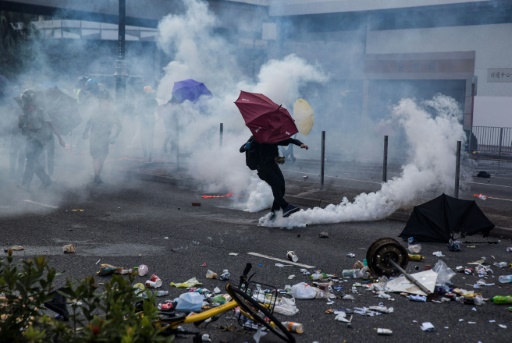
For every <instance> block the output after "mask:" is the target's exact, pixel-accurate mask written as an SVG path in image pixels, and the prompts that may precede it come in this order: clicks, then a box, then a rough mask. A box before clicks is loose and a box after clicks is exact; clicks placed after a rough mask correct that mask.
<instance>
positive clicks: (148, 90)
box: [144, 85, 155, 94]
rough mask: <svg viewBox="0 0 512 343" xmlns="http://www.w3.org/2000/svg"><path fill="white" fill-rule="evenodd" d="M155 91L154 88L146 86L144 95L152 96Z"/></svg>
mask: <svg viewBox="0 0 512 343" xmlns="http://www.w3.org/2000/svg"><path fill="white" fill-rule="evenodd" d="M154 92H155V91H154V90H153V87H151V86H149V85H148V86H144V93H146V94H150V93H154Z"/></svg>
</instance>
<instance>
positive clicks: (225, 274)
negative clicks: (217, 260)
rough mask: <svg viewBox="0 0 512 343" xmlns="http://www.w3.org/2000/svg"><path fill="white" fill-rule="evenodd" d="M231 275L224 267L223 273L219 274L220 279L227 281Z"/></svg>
mask: <svg viewBox="0 0 512 343" xmlns="http://www.w3.org/2000/svg"><path fill="white" fill-rule="evenodd" d="M230 277H231V274H230V273H229V271H228V270H227V269H224V270H223V271H222V274H220V276H219V280H221V281H227V280H229V278H230Z"/></svg>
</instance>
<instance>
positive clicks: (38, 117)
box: [18, 89, 65, 190]
mask: <svg viewBox="0 0 512 343" xmlns="http://www.w3.org/2000/svg"><path fill="white" fill-rule="evenodd" d="M20 104H21V108H22V111H23V113H22V114H21V115H20V116H19V120H18V127H19V128H20V129H21V132H22V134H23V135H24V136H25V137H26V145H25V149H26V152H25V154H26V164H25V172H24V173H23V180H22V182H21V187H22V188H23V189H26V190H28V189H29V188H30V183H31V181H32V178H33V176H34V173H35V174H36V175H37V177H38V178H39V179H40V180H41V182H42V183H43V187H45V188H46V187H48V186H50V185H51V184H52V181H51V179H50V177H49V176H48V174H46V172H45V170H44V166H43V165H42V164H41V154H42V152H43V150H44V148H45V146H46V145H47V144H48V142H50V141H51V138H52V135H54V134H55V135H56V136H57V138H58V139H59V143H60V145H61V146H62V147H64V146H65V144H64V140H63V139H62V137H61V136H60V135H59V133H58V132H57V131H56V130H55V128H54V126H53V125H52V122H51V120H50V117H49V116H48V114H47V113H46V111H44V109H43V108H41V107H40V106H38V102H37V95H36V93H35V92H34V91H33V90H31V89H27V90H24V91H23V93H21V96H20Z"/></svg>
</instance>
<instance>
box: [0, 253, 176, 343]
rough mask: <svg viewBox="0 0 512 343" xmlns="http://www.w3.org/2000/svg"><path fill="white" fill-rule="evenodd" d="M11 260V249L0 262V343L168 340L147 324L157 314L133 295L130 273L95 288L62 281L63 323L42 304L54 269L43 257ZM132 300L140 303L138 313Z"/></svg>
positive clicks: (49, 294)
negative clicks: (66, 309) (65, 312)
mask: <svg viewBox="0 0 512 343" xmlns="http://www.w3.org/2000/svg"><path fill="white" fill-rule="evenodd" d="M13 261H14V258H13V256H12V251H9V253H8V256H7V258H6V259H0V296H1V298H0V301H1V302H0V342H14V343H17V342H23V343H25V342H30V343H32V342H34V343H36V342H66V343H68V342H71V343H73V342H77V343H81V342H108V343H110V342H119V343H131V342H172V341H173V337H164V336H163V335H159V331H158V330H157V329H156V328H155V327H154V326H153V325H152V322H153V321H154V320H155V319H156V317H157V313H158V309H157V308H156V306H155V305H154V296H153V295H152V294H151V293H150V292H147V293H146V294H147V295H148V297H147V299H142V298H140V297H139V296H137V294H136V293H135V292H134V289H133V287H132V284H133V281H134V275H128V276H127V277H126V276H125V277H123V276H120V275H113V276H112V277H111V278H110V279H109V280H108V281H107V282H106V283H105V284H104V286H103V288H102V289H101V290H100V289H99V288H98V285H97V284H96V282H95V278H94V277H92V276H90V277H87V278H86V279H85V280H83V281H82V282H80V283H78V284H75V283H73V282H72V281H70V280H68V281H67V282H66V287H63V288H60V289H59V290H58V292H59V293H60V294H62V295H64V296H65V297H66V298H67V299H68V301H69V302H70V308H71V311H70V314H69V321H68V322H63V321H61V320H57V319H56V318H54V317H53V316H51V315H50V313H47V311H45V310H44V305H43V304H44V303H46V302H48V301H50V300H52V299H53V297H54V296H55V289H54V280H55V277H56V276H57V273H56V271H55V269H54V268H51V267H49V266H48V262H47V260H46V259H45V258H44V257H36V258H34V259H26V260H21V261H20V263H19V265H16V264H15V263H14V262H13ZM137 302H139V303H142V308H143V311H142V312H141V311H140V308H137V307H136V306H135V304H136V303H137ZM141 313H144V315H142V314H141Z"/></svg>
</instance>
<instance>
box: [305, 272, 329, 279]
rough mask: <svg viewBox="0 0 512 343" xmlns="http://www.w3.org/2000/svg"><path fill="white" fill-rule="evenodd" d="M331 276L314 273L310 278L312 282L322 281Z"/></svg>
mask: <svg viewBox="0 0 512 343" xmlns="http://www.w3.org/2000/svg"><path fill="white" fill-rule="evenodd" d="M328 277H329V276H328V275H327V274H325V273H318V272H316V273H313V274H311V275H310V276H309V278H310V279H311V280H321V279H327V278H328Z"/></svg>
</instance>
